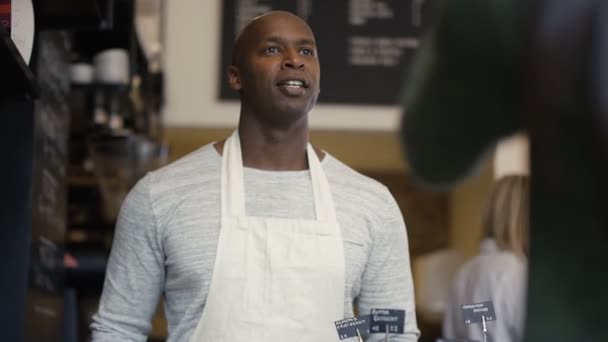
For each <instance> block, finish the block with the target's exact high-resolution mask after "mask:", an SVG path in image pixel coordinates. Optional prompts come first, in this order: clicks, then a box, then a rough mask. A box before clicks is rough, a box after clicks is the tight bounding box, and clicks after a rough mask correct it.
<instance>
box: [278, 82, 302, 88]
mask: <svg viewBox="0 0 608 342" xmlns="http://www.w3.org/2000/svg"><path fill="white" fill-rule="evenodd" d="M283 84H285V85H286V86H290V87H303V86H304V83H302V81H287V82H285V83H283Z"/></svg>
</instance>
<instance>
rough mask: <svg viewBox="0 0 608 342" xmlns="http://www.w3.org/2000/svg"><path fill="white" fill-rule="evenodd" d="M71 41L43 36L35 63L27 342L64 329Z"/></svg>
mask: <svg viewBox="0 0 608 342" xmlns="http://www.w3.org/2000/svg"><path fill="white" fill-rule="evenodd" d="M68 53H69V36H67V35H66V34H64V33H61V32H53V31H42V32H40V33H39V35H38V44H37V53H36V58H37V61H36V62H35V63H36V65H35V69H36V76H37V79H38V82H39V85H40V98H39V100H37V101H36V103H35V105H34V115H35V117H34V161H33V166H34V169H33V179H32V186H33V188H32V190H33V191H32V239H31V247H30V270H29V277H28V279H29V288H28V294H27V311H26V314H27V319H26V322H27V323H26V337H27V340H29V341H43V340H44V341H59V340H60V339H61V328H62V324H63V252H64V240H65V231H66V181H65V179H66V160H67V159H66V158H67V143H68V132H69V107H68V97H67V96H68V91H69V86H70V83H69V73H68V70H69V55H68Z"/></svg>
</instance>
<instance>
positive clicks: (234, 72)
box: [228, 65, 243, 91]
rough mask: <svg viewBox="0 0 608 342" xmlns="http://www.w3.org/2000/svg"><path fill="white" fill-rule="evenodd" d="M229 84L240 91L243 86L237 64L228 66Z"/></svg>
mask: <svg viewBox="0 0 608 342" xmlns="http://www.w3.org/2000/svg"><path fill="white" fill-rule="evenodd" d="M228 85H229V86H230V88H231V89H232V90H236V91H240V90H241V88H243V85H242V84H241V74H240V71H239V68H238V67H237V66H235V65H231V66H229V67H228Z"/></svg>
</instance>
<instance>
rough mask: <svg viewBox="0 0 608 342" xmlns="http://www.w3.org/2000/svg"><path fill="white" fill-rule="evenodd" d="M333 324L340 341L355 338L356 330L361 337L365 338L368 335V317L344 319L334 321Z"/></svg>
mask: <svg viewBox="0 0 608 342" xmlns="http://www.w3.org/2000/svg"><path fill="white" fill-rule="evenodd" d="M335 324H336V330H337V331H338V338H340V340H344V339H346V338H350V337H355V336H357V330H358V331H359V334H360V335H361V337H365V336H367V335H368V334H369V330H368V329H369V315H366V316H361V317H359V318H357V317H351V318H346V319H343V320H340V321H336V322H335Z"/></svg>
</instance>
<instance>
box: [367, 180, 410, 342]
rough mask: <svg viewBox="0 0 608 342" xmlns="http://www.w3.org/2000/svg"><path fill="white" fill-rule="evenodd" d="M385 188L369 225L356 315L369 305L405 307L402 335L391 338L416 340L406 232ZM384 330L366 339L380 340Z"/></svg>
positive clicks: (371, 340)
mask: <svg viewBox="0 0 608 342" xmlns="http://www.w3.org/2000/svg"><path fill="white" fill-rule="evenodd" d="M386 191H387V202H386V204H385V206H384V210H383V211H382V212H380V213H379V215H380V222H377V224H378V226H377V227H374V228H373V242H372V243H373V245H372V248H371V251H370V254H369V259H368V261H367V265H366V268H365V271H364V273H363V276H362V280H361V292H360V294H359V301H358V303H359V315H366V314H369V313H370V310H371V309H376V308H381V309H400V310H405V329H404V334H403V335H391V341H395V342H397V341H399V342H415V341H418V337H419V336H420V331H419V330H418V327H417V323H416V312H415V302H414V285H413V281H412V271H411V267H410V256H409V248H408V241H407V233H406V228H405V223H404V222H403V217H402V215H401V212H400V211H399V207H398V206H397V203H396V202H395V200H394V198H393V197H392V196H391V195H390V193H388V190H386ZM383 338H384V334H372V335H370V337H369V338H368V339H367V341H368V342H375V341H383Z"/></svg>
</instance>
